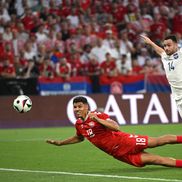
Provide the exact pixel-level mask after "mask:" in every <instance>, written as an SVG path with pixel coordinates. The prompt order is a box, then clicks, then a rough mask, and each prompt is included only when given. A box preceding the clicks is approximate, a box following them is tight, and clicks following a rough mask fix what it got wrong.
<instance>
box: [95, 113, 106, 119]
mask: <svg viewBox="0 0 182 182" xmlns="http://www.w3.org/2000/svg"><path fill="white" fill-rule="evenodd" d="M97 116H98V118H100V119H105V120H107V119H109V115H108V114H106V113H98V114H97Z"/></svg>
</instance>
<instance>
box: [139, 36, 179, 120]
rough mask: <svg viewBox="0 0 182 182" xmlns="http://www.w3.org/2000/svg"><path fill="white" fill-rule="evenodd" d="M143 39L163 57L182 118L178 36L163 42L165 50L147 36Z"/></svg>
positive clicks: (169, 37) (168, 37)
mask: <svg viewBox="0 0 182 182" xmlns="http://www.w3.org/2000/svg"><path fill="white" fill-rule="evenodd" d="M141 37H142V39H143V40H144V42H145V43H146V44H148V45H150V46H151V47H152V48H153V49H154V50H155V51H156V53H157V54H159V55H160V56H161V60H162V63H163V66H164V69H165V73H166V77H167V79H168V82H169V84H170V86H171V91H172V95H173V98H174V99H175V101H176V104H177V107H178V111H179V114H180V116H181V118H182V48H178V42H177V38H176V36H175V35H169V36H167V37H166V38H165V39H164V40H163V48H161V47H159V46H158V45H157V44H155V43H154V42H153V41H151V40H150V39H149V38H148V37H147V36H145V35H141Z"/></svg>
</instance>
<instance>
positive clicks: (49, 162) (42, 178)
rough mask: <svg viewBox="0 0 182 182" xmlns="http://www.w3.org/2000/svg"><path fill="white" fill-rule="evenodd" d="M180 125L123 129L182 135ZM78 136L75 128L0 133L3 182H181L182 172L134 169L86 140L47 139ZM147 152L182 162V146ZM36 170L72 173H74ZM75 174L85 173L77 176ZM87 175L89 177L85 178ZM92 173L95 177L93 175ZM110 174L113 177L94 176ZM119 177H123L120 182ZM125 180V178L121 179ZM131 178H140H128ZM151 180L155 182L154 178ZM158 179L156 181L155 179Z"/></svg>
mask: <svg viewBox="0 0 182 182" xmlns="http://www.w3.org/2000/svg"><path fill="white" fill-rule="evenodd" d="M181 128H182V125H181V124H172V125H140V126H122V127H121V129H122V130H123V131H125V132H130V133H135V134H144V135H149V136H159V135H163V134H169V133H170V134H181V135H182V132H181ZM74 134H75V130H74V128H73V127H66V128H39V129H37V128H36V129H3V130H0V168H8V169H9V168H10V169H23V170H30V171H28V172H26V171H3V170H2V169H1V170H0V181H2V182H19V181H22V182H72V181H73V182H81V181H84V182H115V181H125V182H129V181H133V182H140V181H171V182H173V181H175V180H176V181H178V182H179V181H181V182H182V169H179V168H178V169H177V168H167V167H160V166H147V167H144V168H135V167H132V166H129V165H127V164H124V163H122V162H120V161H117V160H115V159H113V158H112V157H110V156H109V155H107V154H105V153H103V152H102V151H100V150H98V149H97V148H95V147H94V146H93V145H91V144H90V143H89V142H87V141H86V140H85V141H84V142H82V143H79V144H74V145H68V146H62V147H56V146H52V145H49V144H46V143H45V140H46V139H64V138H67V137H69V136H72V135H74ZM147 151H148V152H152V153H155V154H160V155H163V156H171V157H175V158H181V159H182V145H168V146H163V147H160V148H155V149H149V150H147ZM35 170H37V171H57V172H70V173H71V174H72V175H71V174H59V173H57V174H56V173H41V172H35ZM75 173H83V174H82V175H80V176H79V175H77V174H75ZM84 174H89V175H88V176H84ZM90 174H93V176H91V175H90ZM95 174H100V175H110V176H95ZM118 176H120V177H121V178H120V179H118ZM124 177H126V179H122V178H124ZM130 177H139V178H133V179H129V178H130ZM151 178H152V179H151ZM154 178H155V179H154Z"/></svg>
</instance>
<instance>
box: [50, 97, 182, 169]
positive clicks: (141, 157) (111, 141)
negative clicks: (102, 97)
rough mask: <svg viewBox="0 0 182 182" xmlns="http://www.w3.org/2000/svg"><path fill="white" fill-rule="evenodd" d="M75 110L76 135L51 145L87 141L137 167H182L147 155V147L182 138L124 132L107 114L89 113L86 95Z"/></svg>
mask: <svg viewBox="0 0 182 182" xmlns="http://www.w3.org/2000/svg"><path fill="white" fill-rule="evenodd" d="M73 108H74V112H75V115H76V117H77V121H76V124H75V128H76V135H75V136H73V137H70V138H68V139H65V140H47V143H49V144H53V145H57V146H62V145H67V144H74V143H79V142H82V141H83V140H84V138H86V139H87V140H89V141H90V142H91V143H92V144H93V145H95V146H96V147H98V148H99V149H101V150H103V151H104V152H106V153H107V154H109V155H111V156H113V157H114V158H116V159H118V160H120V161H123V162H125V163H128V164H130V165H133V166H136V167H143V166H145V165H163V166H168V167H182V160H178V159H174V158H171V157H162V156H159V155H154V154H151V153H148V152H145V149H147V148H154V147H158V146H162V145H165V144H178V143H182V136H176V135H164V136H160V137H149V136H142V135H133V134H129V133H125V132H122V131H120V130H119V125H118V124H117V122H115V121H114V120H112V119H111V118H109V116H108V115H107V114H105V113H101V112H96V111H94V112H91V111H89V105H88V102H87V99H86V98H85V97H82V96H78V97H75V98H74V99H73Z"/></svg>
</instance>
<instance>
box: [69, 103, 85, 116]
mask: <svg viewBox="0 0 182 182" xmlns="http://www.w3.org/2000/svg"><path fill="white" fill-rule="evenodd" d="M73 110H74V113H75V115H76V117H77V118H82V119H84V118H85V117H86V115H87V113H88V105H87V104H84V103H82V102H77V103H74V104H73Z"/></svg>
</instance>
